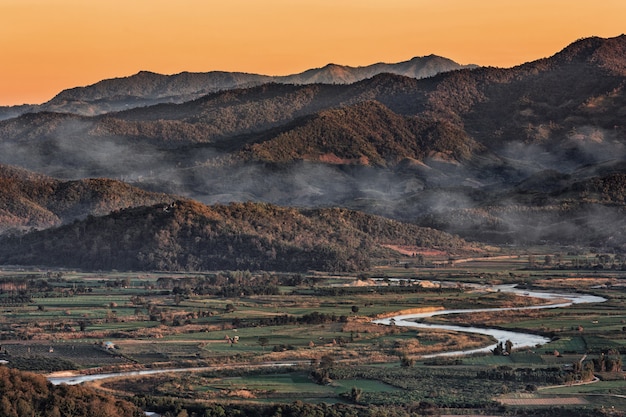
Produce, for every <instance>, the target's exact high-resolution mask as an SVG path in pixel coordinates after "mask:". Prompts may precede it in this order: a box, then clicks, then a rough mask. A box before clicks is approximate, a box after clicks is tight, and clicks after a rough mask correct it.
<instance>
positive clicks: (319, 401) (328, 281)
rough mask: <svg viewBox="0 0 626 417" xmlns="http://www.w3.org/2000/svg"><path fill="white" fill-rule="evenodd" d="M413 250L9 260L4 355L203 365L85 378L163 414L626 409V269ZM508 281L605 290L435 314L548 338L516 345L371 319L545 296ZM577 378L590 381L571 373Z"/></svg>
mask: <svg viewBox="0 0 626 417" xmlns="http://www.w3.org/2000/svg"><path fill="white" fill-rule="evenodd" d="M410 259H411V258H407V259H399V260H393V261H389V262H386V263H384V264H381V265H379V266H377V267H375V268H373V269H371V270H370V271H368V272H366V273H361V274H358V275H353V274H347V273H346V274H335V275H328V274H321V273H315V272H310V273H307V274H289V273H270V272H266V273H251V272H248V271H216V272H210V273H209V272H207V273H190V274H186V273H121V272H120V273H117V272H109V273H86V272H80V271H71V270H37V269H30V270H24V269H16V268H15V269H5V270H3V271H2V274H1V275H0V283H1V285H2V294H0V303H1V304H0V305H1V308H2V312H3V314H2V316H1V318H0V338H1V339H2V340H1V347H0V352H1V353H0V356H1V357H0V359H3V360H6V361H8V363H7V364H6V366H11V367H16V368H19V369H24V370H29V371H36V372H40V373H50V372H57V371H64V372H66V373H67V372H71V373H72V374H74V375H79V374H94V373H95V374H97V373H102V372H122V371H128V370H142V369H152V370H157V369H163V370H167V369H174V368H178V369H180V368H194V369H196V370H194V371H193V372H191V371H190V372H177V373H158V374H153V375H142V376H134V377H118V378H114V379H106V380H100V381H94V382H90V383H88V384H92V385H94V386H95V387H97V388H98V389H100V390H103V391H106V392H109V393H114V394H115V395H117V396H120V397H128V398H133V399H134V401H135V402H136V403H137V404H139V405H141V406H142V407H145V408H146V409H151V410H156V411H161V412H163V413H166V415H167V413H169V414H170V415H177V413H179V412H180V411H181V410H183V409H185V410H187V411H188V412H189V413H190V414H191V413H193V412H196V414H197V415H202V414H201V413H203V412H206V413H209V411H207V410H209V409H211V410H213V411H215V409H216V407H222V408H223V409H228V410H233V409H235V408H237V407H239V409H240V412H242V413H244V412H245V410H246V409H247V408H246V407H250V406H251V405H254V404H256V405H257V407H264V408H263V410H265V411H263V412H264V413H266V414H267V415H273V414H272V413H274V412H275V407H277V406H278V405H280V406H281V407H283V408H284V409H285V410H287V409H288V408H289V407H292V408H293V407H295V408H296V409H300V408H302V407H305V408H306V407H309V408H311V409H315V407H326V408H328V407H331V408H332V409H333V410H334V412H336V413H339V414H337V415H342V414H341V413H344V414H345V413H347V412H348V411H346V410H352V411H353V412H358V413H361V414H359V415H375V414H373V413H374V412H375V411H376V410H380V409H381V408H385V409H386V410H392V411H389V412H390V413H395V414H389V415H410V413H417V414H432V413H434V412H437V413H443V414H459V413H461V414H462V413H469V412H473V413H487V414H491V415H507V414H514V413H526V415H558V414H554V412H555V411H554V410H555V407H556V408H558V409H559V410H562V412H563V413H570V414H569V415H593V413H600V412H602V411H601V410H602V406H603V405H605V404H610V406H611V407H614V408H611V409H610V410H612V411H614V410H617V412H624V411H626V402H624V400H623V398H622V397H621V396H622V395H624V393H626V380H625V379H624V377H623V373H622V366H623V365H622V362H621V354H623V353H624V352H625V351H626V313H625V312H626V308H625V307H626V306H625V296H626V291H625V288H626V287H624V284H625V283H626V280H625V279H624V272H622V271H620V270H618V269H615V268H613V269H607V270H598V269H597V268H596V269H591V268H590V269H582V270H581V269H568V268H567V266H568V265H571V262H572V260H571V259H568V258H567V257H565V258H564V260H563V264H562V266H561V267H559V268H558V269H557V268H549V267H547V266H546V267H543V266H542V267H535V268H529V267H528V261H527V257H526V256H519V255H508V256H498V257H494V258H493V259H490V258H487V257H484V258H478V259H474V260H467V261H465V262H459V261H458V260H456V261H455V262H450V261H446V260H443V259H442V260H440V259H437V258H432V259H427V262H426V264H425V265H420V266H416V265H413V264H411V263H410ZM437 262H441V264H440V265H437V267H435V265H436V264H437ZM568 262H570V263H568ZM470 284H471V285H470ZM503 284H518V285H519V286H521V287H522V288H526V289H528V291H531V292H536V291H540V292H541V291H543V292H557V291H558V292H564V293H565V292H570V293H571V292H574V291H581V292H584V293H587V294H594V295H597V296H599V297H604V298H605V299H606V301H605V302H603V303H597V304H574V305H571V306H568V307H562V308H549V309H537V310H526V311H515V310H512V311H499V312H497V313H495V312H481V313H469V314H452V315H442V316H434V317H431V318H428V319H425V320H427V321H429V322H432V323H446V324H451V323H454V324H461V325H473V326H478V327H481V326H483V327H496V328H501V329H504V330H514V331H524V332H530V333H536V334H541V335H543V336H545V337H548V338H549V340H550V341H549V342H548V343H546V344H544V345H541V346H534V347H531V348H523V349H515V348H513V350H512V351H511V352H510V354H509V352H506V354H495V353H496V352H493V353H492V352H488V353H484V354H476V355H472V356H454V357H434V358H426V357H425V356H427V355H431V354H434V353H440V352H446V351H460V350H468V349H474V348H479V347H483V346H489V345H492V344H493V343H494V342H495V341H494V340H493V339H491V338H490V337H489V336H485V335H480V334H469V333H462V332H452V331H446V330H436V329H415V328H405V327H401V326H394V325H389V326H386V325H380V324H374V323H373V320H374V319H375V318H378V317H390V316H392V315H394V314H400V313H409V312H410V313H414V312H421V311H429V310H436V309H444V308H445V309H464V310H465V309H476V308H497V307H505V308H511V307H523V306H533V305H540V304H544V303H546V302H547V301H546V300H545V299H540V298H535V297H531V296H526V295H524V294H513V293H508V292H506V291H499V290H498V288H500V287H498V285H503ZM272 364H274V365H272ZM286 365H288V366H286ZM596 377H597V378H598V382H593V381H594V379H593V378H596ZM580 382H585V383H588V382H593V383H590V384H585V385H573V384H575V383H580ZM559 385H563V386H564V387H562V388H556V386H559ZM551 387H554V388H551ZM198 401H204V402H198ZM207 401H208V403H207ZM207 404H209V405H207ZM294 404H295V405H294ZM303 404H304V405H303ZM202 407H204V408H202ZM272 407H274V408H272ZM258 410H259V409H257V411H258ZM355 410H356V411H355ZM559 412H561V411H559ZM367 413H370V414H367ZM403 413H405V414H403ZM542 413H545V414H542ZM550 413H553V414H550ZM576 413H578V414H576ZM585 413H591V414H585ZM206 415H211V414H206ZM259 415H260V414H259ZM329 415H331V414H329Z"/></svg>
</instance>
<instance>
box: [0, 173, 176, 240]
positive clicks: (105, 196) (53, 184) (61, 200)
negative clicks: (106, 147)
mask: <svg viewBox="0 0 626 417" xmlns="http://www.w3.org/2000/svg"><path fill="white" fill-rule="evenodd" d="M172 199H173V197H171V196H167V195H166V194H159V193H150V192H146V191H143V190H140V189H138V188H135V187H131V186H129V185H128V184H125V183H123V182H120V181H114V180H110V179H105V178H99V179H84V180H77V181H65V182H64V181H59V180H56V179H54V178H51V177H47V176H45V175H40V174H35V173H32V172H29V171H25V170H22V169H19V168H15V167H11V166H6V165H0V234H2V233H5V232H8V231H12V232H16V231H20V230H24V229H31V228H37V229H40V228H47V227H51V226H58V225H60V224H62V223H66V222H70V221H73V220H74V219H76V218H84V217H86V216H87V215H104V214H108V213H110V212H111V211H113V210H119V209H121V208H126V207H132V206H138V205H146V204H156V203H160V202H166V201H172Z"/></svg>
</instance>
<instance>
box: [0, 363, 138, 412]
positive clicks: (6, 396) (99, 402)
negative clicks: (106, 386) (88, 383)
mask: <svg viewBox="0 0 626 417" xmlns="http://www.w3.org/2000/svg"><path fill="white" fill-rule="evenodd" d="M0 415H1V416H2V417H26V416H41V417H61V416H72V417H141V416H144V415H145V414H144V412H143V411H142V410H141V409H140V408H138V407H136V406H134V405H133V404H131V403H129V402H127V401H122V400H117V399H115V398H113V397H110V396H106V395H103V394H99V393H97V392H95V391H94V390H92V389H90V388H85V387H82V386H79V385H52V384H51V383H50V382H48V381H47V380H46V378H45V377H44V376H41V375H36V374H32V373H28V372H21V371H18V370H15V369H10V368H7V367H6V366H0Z"/></svg>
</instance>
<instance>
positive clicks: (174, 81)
mask: <svg viewBox="0 0 626 417" xmlns="http://www.w3.org/2000/svg"><path fill="white" fill-rule="evenodd" d="M472 67H475V65H461V64H457V63H456V62H454V61H452V60H450V59H448V58H444V57H440V56H437V55H433V54H431V55H427V56H424V57H414V58H412V59H410V60H408V61H403V62H399V63H393V64H387V63H382V62H379V63H376V64H372V65H366V66H358V67H352V66H347V65H338V64H327V65H326V66H324V67H320V68H311V69H308V70H305V71H303V72H301V73H297V74H291V75H282V76H271V75H262V74H253V73H246V72H227V71H209V72H188V71H183V72H180V73H177V74H172V75H164V74H159V73H155V72H152V71H145V70H144V71H139V72H138V73H136V74H134V75H130V76H127V77H116V78H110V79H106V80H102V81H99V82H96V83H94V84H91V85H88V86H84V87H73V88H69V89H66V90H63V91H61V92H59V93H58V94H57V95H56V96H55V97H53V98H52V99H51V100H49V101H48V102H46V103H43V104H40V105H23V106H9V107H0V120H3V119H8V118H13V117H17V116H19V115H20V114H24V113H26V112H40V111H53V112H67V113H75V114H80V115H84V116H93V115H98V114H103V113H108V112H111V111H121V110H125V109H129V108H134V107H143V106H148V105H154V104H158V103H182V102H185V101H190V100H194V99H196V98H199V97H201V96H203V95H206V94H210V93H214V92H218V91H224V90H229V89H234V88H246V87H252V86H257V85H261V84H265V83H278V84H313V83H325V84H348V83H354V82H357V81H360V80H362V79H365V78H370V77H372V76H374V75H377V74H380V73H386V72H388V73H394V74H401V75H405V76H409V77H415V78H424V77H430V76H433V75H435V74H437V73H439V72H442V71H452V70H457V69H461V68H472Z"/></svg>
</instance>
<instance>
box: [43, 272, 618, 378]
mask: <svg viewBox="0 0 626 417" xmlns="http://www.w3.org/2000/svg"><path fill="white" fill-rule="evenodd" d="M455 285H456V284H455ZM466 286H467V287H472V288H476V289H479V288H483V289H486V288H487V287H481V286H478V285H473V284H466ZM491 288H492V289H493V290H494V291H501V292H508V293H514V294H517V295H522V296H527V297H535V298H541V299H545V300H546V301H547V302H546V304H541V305H533V306H528V307H508V308H506V307H505V308H478V309H465V310H437V311H432V312H428V313H419V314H406V315H398V316H395V317H390V318H386V319H380V320H375V321H374V323H378V324H386V325H390V324H391V323H392V321H393V322H394V324H395V325H396V326H406V327H414V328H424V329H443V330H452V331H458V332H465V333H477V334H484V335H489V336H492V337H493V338H495V339H496V340H497V342H496V343H494V344H493V345H490V346H486V347H483V348H478V349H471V350H462V351H452V352H440V353H434V354H432V355H424V356H422V358H432V357H437V356H458V355H469V354H472V353H478V352H489V351H491V350H492V349H493V348H494V347H496V345H497V343H499V342H502V343H504V342H505V341H506V340H510V341H511V342H512V343H513V348H514V349H520V348H525V347H533V346H537V345H542V344H545V343H547V342H548V341H549V339H548V338H546V337H543V336H538V335H536V334H531V333H520V332H512V331H507V330H500V329H489V328H479V327H466V326H454V325H445V324H428V323H422V322H420V321H419V320H423V319H425V318H428V317H433V316H441V315H444V314H463V313H483V312H498V311H524V310H538V309H544V308H559V307H567V306H570V305H572V304H580V303H601V302H604V301H606V299H605V298H602V297H598V296H595V295H589V294H565V293H563V294H562V293H547V292H538V291H526V290H520V289H517V288H515V285H499V286H495V287H491ZM550 301H552V303H550ZM298 364H300V362H297V361H296V362H279V363H267V364H264V365H262V366H274V367H275V366H284V367H290V366H295V365H298ZM215 369H219V368H218V367H204V368H176V369H146V370H141V371H131V372H120V373H103V374H94V375H74V376H62V377H53V376H51V377H49V378H48V380H49V381H50V382H52V383H53V384H68V385H73V384H80V383H82V382H87V381H96V380H101V379H108V378H115V377H123V376H135V375H151V374H158V373H165V372H191V371H202V370H215Z"/></svg>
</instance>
